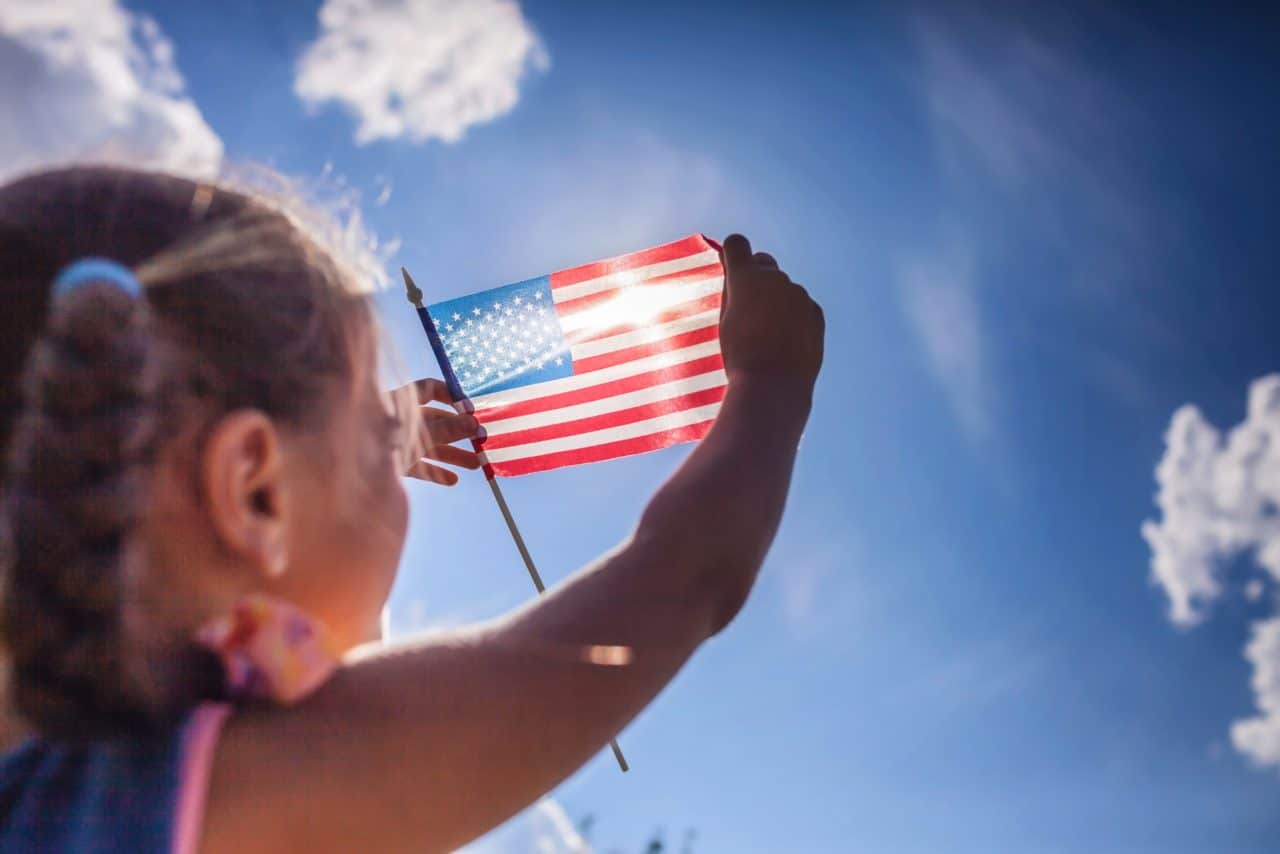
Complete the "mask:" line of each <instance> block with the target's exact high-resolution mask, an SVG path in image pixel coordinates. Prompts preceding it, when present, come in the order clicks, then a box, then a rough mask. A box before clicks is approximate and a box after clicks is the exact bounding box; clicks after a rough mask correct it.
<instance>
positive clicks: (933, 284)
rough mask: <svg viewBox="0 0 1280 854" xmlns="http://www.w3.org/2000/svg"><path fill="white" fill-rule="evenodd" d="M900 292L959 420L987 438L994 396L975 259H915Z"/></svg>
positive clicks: (902, 278) (906, 269)
mask: <svg viewBox="0 0 1280 854" xmlns="http://www.w3.org/2000/svg"><path fill="white" fill-rule="evenodd" d="M898 294H899V297H900V298H901V300H902V307H903V311H904V312H905V313H906V316H907V320H908V322H909V323H910V326H911V328H912V330H913V331H914V332H915V334H916V337H917V339H918V340H919V342H920V346H921V348H922V350H923V352H924V356H925V359H926V362H927V364H928V366H929V368H930V370H931V371H932V372H933V375H934V377H936V378H937V380H938V383H939V385H941V387H942V390H943V392H944V393H945V394H946V396H947V400H948V402H949V403H950V404H951V408H952V411H953V412H954V413H955V415H956V418H957V419H958V420H959V422H960V424H961V426H962V427H963V428H964V429H965V431H966V432H967V433H968V434H969V435H970V437H972V438H975V439H985V438H987V437H988V436H989V435H990V434H991V430H992V425H993V408H994V407H995V404H996V397H995V390H994V385H993V382H992V377H991V368H990V365H989V364H988V361H989V357H988V354H987V352H986V343H985V342H986V340H987V334H986V331H985V330H984V325H983V319H982V313H981V309H980V306H979V304H978V295H977V293H976V291H975V289H974V282H973V275H972V261H971V260H970V259H969V258H968V257H965V256H964V255H952V256H946V255H935V256H931V257H923V256H922V257H917V258H915V259H913V260H911V261H910V262H909V263H907V264H906V265H904V267H903V269H902V271H901V274H900V279H899V282H898Z"/></svg>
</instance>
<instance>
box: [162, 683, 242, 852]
mask: <svg viewBox="0 0 1280 854" xmlns="http://www.w3.org/2000/svg"><path fill="white" fill-rule="evenodd" d="M230 714H231V706H230V705H229V704H227V703H204V704H203V705H201V706H199V707H198V708H197V709H196V710H195V711H194V712H193V713H192V714H191V718H190V719H189V720H188V721H187V723H186V729H185V731H184V732H183V734H182V764H181V767H180V769H179V776H178V811H177V814H176V815H175V816H174V829H173V854H197V851H198V850H199V847H200V832H201V830H203V829H204V806H205V802H206V801H207V800H208V797H209V776H210V774H211V773H212V771H213V751H214V748H215V747H216V746H217V744H218V735H219V734H220V733H221V732H222V725H223V723H225V722H226V720H227V717H228V716H229V715H230Z"/></svg>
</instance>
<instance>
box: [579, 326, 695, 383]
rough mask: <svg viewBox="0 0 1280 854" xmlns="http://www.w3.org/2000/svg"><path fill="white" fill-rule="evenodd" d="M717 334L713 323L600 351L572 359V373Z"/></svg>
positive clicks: (619, 363)
mask: <svg viewBox="0 0 1280 854" xmlns="http://www.w3.org/2000/svg"><path fill="white" fill-rule="evenodd" d="M719 335H720V326H719V324H715V323H713V324H711V325H710V326H704V327H702V328H701V329H694V330H693V331H692V332H683V333H681V334H679V335H673V336H671V337H670V338H664V339H662V340H661V341H652V342H650V343H647V344H637V345H635V346H634V347H623V348H622V349H621V350H614V351H613V352H612V353H601V354H600V355H599V356H588V357H586V358H585V359H574V360H573V372H574V374H589V373H591V372H592V371H598V370H601V369H602V368H612V367H613V366H614V365H621V364H622V363H623V362H634V361H635V360H636V359H644V358H646V357H648V356H657V355H659V354H661V353H670V352H671V351H673V350H683V349H684V348H685V347H692V346H693V345H695V344H702V343H704V342H706V341H714V340H715V339H716V338H717V337H719Z"/></svg>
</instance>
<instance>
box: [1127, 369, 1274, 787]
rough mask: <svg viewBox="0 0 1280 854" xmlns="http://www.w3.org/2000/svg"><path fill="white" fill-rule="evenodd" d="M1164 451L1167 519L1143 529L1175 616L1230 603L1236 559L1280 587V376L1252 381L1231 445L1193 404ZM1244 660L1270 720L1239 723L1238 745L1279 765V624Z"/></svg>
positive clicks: (1162, 494)
mask: <svg viewBox="0 0 1280 854" xmlns="http://www.w3.org/2000/svg"><path fill="white" fill-rule="evenodd" d="M1165 444H1166V447H1165V454H1164V458H1163V459H1162V460H1161V461H1160V464H1159V465H1158V466H1157V467H1156V482H1157V484H1158V487H1159V488H1158V491H1157V493H1156V504H1157V505H1158V506H1159V508H1160V514H1161V518H1160V520H1159V521H1158V522H1154V521H1150V520H1148V521H1146V522H1144V523H1143V525H1142V536H1143V537H1144V538H1145V539H1146V541H1147V543H1148V544H1149V545H1150V546H1151V572H1152V577H1153V579H1154V581H1155V582H1156V583H1157V584H1159V585H1160V586H1161V587H1162V588H1163V589H1164V591H1165V593H1166V594H1167V595H1168V597H1169V602H1170V618H1171V619H1172V620H1173V621H1174V622H1175V623H1177V624H1178V625H1183V626H1188V625H1194V624H1195V623H1198V622H1200V621H1201V620H1203V619H1204V617H1205V615H1206V614H1207V612H1208V608H1209V606H1210V605H1211V604H1212V603H1213V601H1214V600H1215V599H1217V598H1219V597H1220V596H1222V595H1223V592H1224V590H1225V589H1226V587H1225V585H1224V584H1223V579H1222V575H1223V573H1224V572H1225V571H1226V568H1227V566H1228V565H1229V563H1230V562H1231V561H1232V560H1233V559H1234V558H1237V557H1239V556H1241V555H1246V554H1247V555H1251V556H1252V557H1253V559H1254V560H1255V561H1256V562H1257V563H1258V565H1259V566H1261V567H1262V569H1263V570H1265V571H1266V573H1267V574H1268V575H1269V576H1270V578H1271V580H1272V581H1273V582H1276V581H1280V374H1272V375H1270V376H1266V377H1263V378H1261V379H1259V380H1256V381H1255V382H1254V383H1253V385H1252V386H1251V387H1250V389H1249V405H1248V411H1247V414H1246V417H1245V420H1244V421H1243V423H1241V424H1239V425H1237V426H1236V427H1234V428H1233V429H1232V430H1231V431H1230V432H1229V433H1228V434H1227V435H1226V438H1225V440H1224V438H1223V436H1222V434H1221V433H1220V432H1219V431H1218V430H1217V429H1215V428H1214V427H1213V426H1212V425H1211V424H1209V422H1208V421H1207V420H1205V418H1204V416H1203V415H1202V414H1201V413H1200V410H1199V409H1197V408H1196V407H1194V406H1190V405H1188V406H1183V407H1181V408H1180V409H1178V411H1177V412H1175V413H1174V415H1173V419H1172V421H1171V423H1170V425H1169V431H1168V433H1167V434H1166V436H1165ZM1254 581H1257V579H1254ZM1251 586H1252V592H1250V591H1249V590H1248V589H1246V595H1247V596H1248V597H1249V598H1250V599H1252V600H1256V599H1258V598H1259V597H1260V596H1261V592H1262V589H1261V587H1260V586H1258V585H1251ZM1245 657H1246V658H1247V659H1248V660H1249V661H1250V662H1251V663H1252V664H1253V668H1254V675H1253V690H1254V696H1255V698H1256V700H1257V704H1258V709H1259V711H1260V713H1261V714H1260V715H1259V716H1258V717H1255V718H1251V719H1249V720H1245V721H1239V722H1237V723H1236V724H1235V725H1234V726H1233V727H1232V731H1231V739H1232V743H1233V744H1235V746H1236V749H1237V750H1240V751H1241V752H1242V753H1244V754H1246V755H1248V756H1250V757H1252V758H1253V759H1255V760H1256V761H1258V762H1260V763H1266V764H1277V765H1280V617H1271V618H1270V619H1267V620H1263V621H1261V622H1258V623H1256V624H1255V625H1254V635H1253V640H1252V641H1250V643H1249V645H1248V647H1247V648H1246V649H1245Z"/></svg>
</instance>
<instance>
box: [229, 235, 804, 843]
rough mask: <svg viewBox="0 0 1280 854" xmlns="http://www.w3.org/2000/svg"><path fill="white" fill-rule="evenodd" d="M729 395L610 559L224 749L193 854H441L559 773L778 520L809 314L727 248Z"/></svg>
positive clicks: (691, 636)
mask: <svg viewBox="0 0 1280 854" xmlns="http://www.w3.org/2000/svg"><path fill="white" fill-rule="evenodd" d="M724 260H725V265H726V269H727V277H726V279H727V282H726V294H725V297H726V299H725V309H724V312H723V315H722V321H721V342H722V345H721V346H722V349H723V351H724V357H725V365H726V371H727V373H728V375H729V387H728V390H727V392H726V395H725V399H724V404H723V407H722V409H721V413H720V415H719V417H718V419H717V421H716V423H715V425H714V426H713V427H712V429H711V431H710V433H709V434H708V435H707V437H706V438H705V439H704V440H703V441H702V442H701V444H700V445H699V446H698V447H697V448H696V449H695V450H694V451H693V452H692V453H691V454H690V455H689V457H688V459H687V460H686V461H685V464H684V465H683V466H682V467H681V468H680V470H679V471H678V472H677V473H676V474H675V475H674V476H673V477H672V478H671V479H670V480H669V481H668V482H667V484H666V485H665V486H663V487H662V488H661V489H660V490H659V491H658V493H657V494H656V495H655V496H654V498H653V499H652V500H651V501H650V503H649V506H648V507H647V509H646V510H645V512H644V514H643V516H642V517H641V520H640V522H639V524H638V526H637V528H636V530H635V532H634V534H633V535H632V536H631V537H630V538H629V539H628V540H627V541H626V542H624V543H622V544H620V545H619V546H618V547H617V548H616V549H615V550H614V551H613V552H611V553H610V554H607V555H605V556H603V557H602V558H600V559H599V560H597V561H596V562H595V563H594V564H593V565H591V566H589V567H587V568H585V569H583V570H582V571H580V572H578V573H577V574H576V575H574V576H573V577H572V578H571V579H569V580H568V581H566V582H564V583H563V584H561V585H559V586H557V587H556V588H554V589H553V590H551V591H550V592H549V593H548V594H547V595H546V596H543V597H540V598H539V599H537V600H535V601H534V602H532V603H530V604H529V605H527V606H526V607H524V608H522V609H520V610H519V611H517V612H516V613H515V614H512V615H510V616H508V617H506V618H504V619H502V620H499V621H497V622H495V623H492V624H488V625H483V626H478V627H474V628H471V629H468V630H464V631H461V632H457V633H453V634H449V635H446V636H439V637H434V638H427V639H423V640H421V641H419V642H417V643H411V644H406V645H400V646H397V647H395V648H392V649H390V650H388V649H385V648H384V649H382V650H379V651H378V652H376V653H372V654H368V655H365V656H363V657H359V658H358V659H357V660H354V661H352V662H351V663H350V665H349V666H347V667H344V668H343V670H342V671H341V672H340V673H339V674H338V675H337V676H335V677H334V679H333V680H332V681H331V682H330V683H329V684H328V685H326V686H325V687H324V688H323V689H322V690H321V691H320V692H318V693H317V694H316V695H315V696H314V697H313V698H311V699H309V700H308V701H307V702H306V703H304V704H302V705H301V706H299V707H296V708H293V709H278V710H277V709H265V710H262V711H259V712H255V713H252V714H243V715H240V716H238V717H237V718H236V719H234V720H233V721H232V722H231V724H230V725H229V727H228V730H227V732H226V734H225V736H224V738H223V741H222V744H221V745H220V747H219V750H218V755H217V759H216V763H215V769H214V776H213V781H212V789H211V792H210V798H209V806H208V813H207V821H206V825H205V835H204V850H205V851H206V852H213V854H219V852H224V851H231V852H235V854H249V852H252V851H259V850H262V851H283V850H299V851H302V850H305V851H349V850H370V851H401V850H403V851H413V852H423V851H448V850H452V849H454V848H456V847H458V846H460V845H462V844H463V843H465V842H466V841H468V840H469V839H472V838H474V837H475V836H478V835H479V834H481V833H483V832H485V831H486V830H488V829H489V828H491V827H494V826H496V825H497V824H498V823H500V822H502V821H503V820H505V819H506V818H508V817H509V816H511V815H513V814H514V813H515V812H517V811H518V810H520V809H521V808H523V807H524V806H526V805H528V804H529V803H531V802H532V801H533V800H535V799H536V798H537V797H539V796H540V795H541V794H543V793H544V792H546V791H547V790H548V789H550V788H551V787H553V786H554V785H555V784H556V783H558V782H559V781H560V780H562V779H564V778H565V777H566V776H568V775H569V774H570V773H572V772H573V771H574V770H576V769H577V768H578V767H579V766H581V765H582V763H583V762H585V761H586V760H587V759H588V758H590V757H591V756H592V755H593V754H594V753H595V752H596V751H598V750H600V749H601V747H602V746H603V745H604V744H605V743H606V742H607V741H608V739H609V738H610V737H611V736H613V735H614V734H615V733H617V732H618V731H619V730H620V729H621V728H622V727H623V726H624V725H625V724H626V723H627V722H628V721H629V720H630V719H631V718H632V717H633V716H635V715H636V714H637V713H638V712H639V711H640V710H641V709H643V708H644V706H645V705H646V704H648V703H649V701H650V700H652V699H653V697H654V696H655V695H656V694H657V693H658V692H659V691H661V690H662V688H663V687H664V686H665V685H666V684H667V682H668V681H670V679H671V678H672V677H673V676H674V675H675V673H676V671H677V670H679V668H680V667H681V665H683V663H684V662H685V661H686V660H687V659H688V657H689V656H690V655H691V654H692V653H693V651H694V650H695V649H696V648H697V647H698V646H699V645H700V644H701V643H702V642H703V641H704V640H706V639H707V638H708V637H710V636H711V635H712V634H714V633H716V632H717V631H719V630H720V629H721V628H723V627H724V626H725V625H726V624H727V623H728V622H729V621H730V620H731V619H732V618H733V616H734V615H735V614H736V613H737V611H738V609H739V608H740V607H741V605H742V603H743V602H744V601H745V599H746V596H747V594H748V593H749V591H750V589H751V586H752V584H753V583H754V581H755V577H756V573H757V571H758V569H759V567H760V564H761V562H762V561H763V560H764V556H765V553H766V552H767V550H768V548H769V545H770V543H771V542H772V540H773V536H774V533H775V531H776V529H777V525H778V522H779V520H780V518H781V515H782V508H783V503H784V500H785V498H786V493H787V488H788V484H789V481H790V476H791V469H792V465H793V462H794V458H795V450H796V446H797V443H798V441H799V439H800V434H801V431H802V429H803V427H804V424H805V421H806V419H807V417H808V413H809V407H810V402H811V397H812V390H813V383H814V380H815V378H816V376H817V372H818V368H819V366H820V364H821V361H822V338H823V320H822V313H821V310H820V309H819V308H818V307H817V305H816V304H815V303H813V302H812V301H811V300H810V299H809V298H808V295H807V294H806V293H805V292H804V290H803V289H802V288H801V287H799V286H798V285H795V284H792V283H791V282H790V280H789V279H788V278H787V277H786V276H785V274H783V273H781V272H780V271H779V270H778V268H777V265H776V264H775V263H774V261H773V259H772V258H770V257H769V256H767V255H764V254H756V255H753V254H752V252H751V247H750V245H749V244H748V243H747V241H746V239H745V238H742V237H737V236H734V237H730V238H729V239H728V240H726V241H725V245H724Z"/></svg>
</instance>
